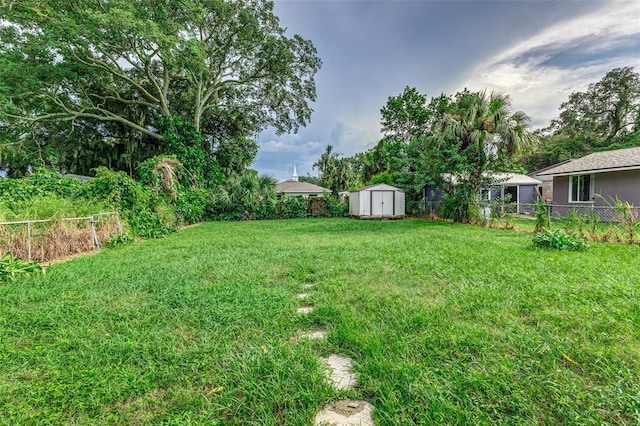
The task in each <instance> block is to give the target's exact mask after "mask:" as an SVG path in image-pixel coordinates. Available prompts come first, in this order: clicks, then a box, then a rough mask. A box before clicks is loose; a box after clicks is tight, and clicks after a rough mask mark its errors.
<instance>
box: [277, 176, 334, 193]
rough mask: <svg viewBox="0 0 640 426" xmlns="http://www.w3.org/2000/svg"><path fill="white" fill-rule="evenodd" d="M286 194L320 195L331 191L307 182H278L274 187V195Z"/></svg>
mask: <svg viewBox="0 0 640 426" xmlns="http://www.w3.org/2000/svg"><path fill="white" fill-rule="evenodd" d="M287 192H289V193H309V194H317V193H320V194H321V193H323V192H331V190H330V189H327V188H323V187H321V186H318V185H314V184H312V183H309V182H299V181H297V180H293V179H289V180H285V181H284V182H280V183H279V184H277V185H276V193H278V194H282V193H287Z"/></svg>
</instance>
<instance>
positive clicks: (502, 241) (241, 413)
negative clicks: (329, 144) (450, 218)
mask: <svg viewBox="0 0 640 426" xmlns="http://www.w3.org/2000/svg"><path fill="white" fill-rule="evenodd" d="M639 255H640V247H638V246H637V245H623V244H604V243H593V244H592V245H591V247H590V250H589V251H586V252H566V251H549V250H542V249H537V248H534V247H533V246H532V244H531V234H525V233H517V232H512V231H505V230H499V229H488V228H483V227H478V226H472V225H460V224H453V223H443V222H429V221H423V220H405V221H355V220H348V219H304V220H287V221H246V222H217V223H206V224H202V225H199V226H197V227H192V228H188V229H184V230H181V231H180V232H178V233H175V234H172V235H170V236H168V237H167V238H165V239H161V240H146V241H142V242H139V243H137V244H134V245H125V246H120V247H117V248H115V249H111V250H105V251H103V252H101V253H99V254H97V255H94V256H87V257H81V258H78V259H75V260H73V261H70V262H66V263H62V264H57V265H53V266H51V267H50V268H49V269H48V271H47V274H45V275H43V276H30V277H28V278H26V279H25V280H21V281H19V282H16V283H11V284H3V285H0V324H2V327H0V418H1V419H3V421H5V422H7V423H9V424H46V423H53V424H237V425H276V424H294V425H308V424H311V422H312V419H313V417H314V415H315V413H317V412H318V411H319V410H320V409H321V408H322V406H323V405H324V404H326V403H327V402H329V401H332V400H334V399H336V398H338V397H345V396H350V397H358V398H364V399H366V400H368V401H369V402H371V403H372V404H373V405H374V406H375V411H374V416H375V418H376V420H377V422H378V424H380V425H406V424H633V423H637V422H638V421H640V418H639V417H638V416H639V414H638V413H639V412H640V396H639V394H638V389H639V388H640V379H639V378H640V327H638V323H639V322H640V304H639V303H638V300H639V298H638V286H637V283H638V282H640V271H639V270H638V268H637V259H638V256H639ZM305 284H313V285H314V286H313V287H312V288H311V289H310V290H305V291H307V292H308V293H309V295H308V296H307V299H308V302H309V303H311V304H313V305H314V307H315V310H314V311H313V312H312V313H310V314H308V315H306V316H302V315H297V314H296V308H297V307H298V306H299V305H300V303H301V301H300V300H298V298H297V294H298V293H300V292H301V291H302V289H303V286H304V285H305ZM318 327H319V328H323V329H325V330H326V331H327V332H328V337H327V340H326V341H305V340H304V339H296V338H295V336H296V335H297V333H299V332H300V330H312V329H315V328H318ZM292 337H293V338H292ZM329 353H340V354H344V355H347V356H349V357H351V358H352V359H353V362H354V367H355V372H356V374H357V375H358V379H359V386H358V387H357V388H356V389H354V390H350V391H336V390H334V389H333V388H332V387H331V386H330V385H329V384H327V383H326V380H325V379H324V373H323V370H322V367H321V364H320V362H319V361H318V357H319V356H327V355H328V354H329Z"/></svg>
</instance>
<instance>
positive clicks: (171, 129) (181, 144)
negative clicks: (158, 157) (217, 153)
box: [145, 117, 224, 188]
mask: <svg viewBox="0 0 640 426" xmlns="http://www.w3.org/2000/svg"><path fill="white" fill-rule="evenodd" d="M158 126H159V131H160V133H161V134H162V135H163V136H164V137H165V139H166V148H165V152H166V153H167V154H168V155H173V156H175V158H176V159H177V160H178V161H179V162H180V163H181V164H182V167H183V168H184V169H185V170H186V172H187V173H185V174H184V175H183V179H182V182H181V183H182V184H183V185H184V186H200V187H204V188H212V187H213V186H215V185H218V184H220V183H222V182H223V181H224V175H223V173H222V171H221V170H220V166H219V165H218V164H217V163H216V161H215V160H214V159H213V157H212V156H211V154H210V153H209V151H208V149H207V147H206V144H205V141H204V139H203V138H202V135H201V134H200V132H198V131H197V130H196V128H195V126H194V125H193V123H191V122H189V121H186V120H183V119H181V118H179V117H163V118H162V119H160V120H159V123H158ZM145 168H148V166H145Z"/></svg>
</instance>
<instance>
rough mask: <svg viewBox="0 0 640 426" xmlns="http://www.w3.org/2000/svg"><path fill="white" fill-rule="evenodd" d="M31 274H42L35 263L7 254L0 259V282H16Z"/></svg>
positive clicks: (39, 267) (41, 270)
mask: <svg viewBox="0 0 640 426" xmlns="http://www.w3.org/2000/svg"><path fill="white" fill-rule="evenodd" d="M31 273H44V269H42V267H41V266H40V265H38V263H37V262H32V261H29V260H24V259H20V258H19V257H13V256H12V255H11V253H9V252H6V253H5V255H4V256H2V258H0V282H9V281H16V280H17V279H18V278H19V277H21V276H24V275H27V274H31Z"/></svg>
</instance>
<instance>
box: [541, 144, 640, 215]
mask: <svg viewBox="0 0 640 426" xmlns="http://www.w3.org/2000/svg"><path fill="white" fill-rule="evenodd" d="M536 176H540V177H541V178H542V177H551V178H552V179H553V202H554V204H558V205H574V206H581V205H582V206H608V205H613V204H615V200H616V199H619V200H620V201H622V202H627V203H629V204H631V205H634V206H640V147H634V148H625V149H616V150H612V151H603V152H596V153H593V154H589V155H587V156H585V157H582V158H578V159H576V160H571V161H567V162H564V163H559V164H556V165H555V166H552V167H548V168H547V169H543V170H541V171H538V172H536Z"/></svg>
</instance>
